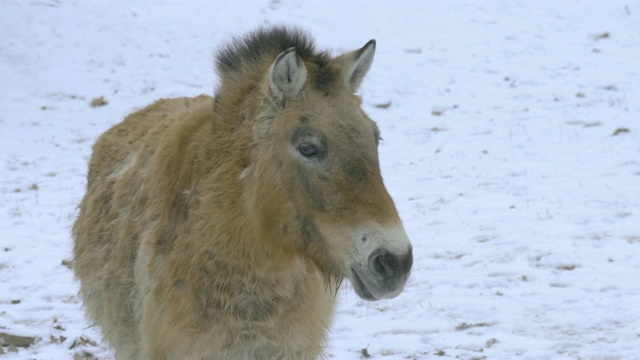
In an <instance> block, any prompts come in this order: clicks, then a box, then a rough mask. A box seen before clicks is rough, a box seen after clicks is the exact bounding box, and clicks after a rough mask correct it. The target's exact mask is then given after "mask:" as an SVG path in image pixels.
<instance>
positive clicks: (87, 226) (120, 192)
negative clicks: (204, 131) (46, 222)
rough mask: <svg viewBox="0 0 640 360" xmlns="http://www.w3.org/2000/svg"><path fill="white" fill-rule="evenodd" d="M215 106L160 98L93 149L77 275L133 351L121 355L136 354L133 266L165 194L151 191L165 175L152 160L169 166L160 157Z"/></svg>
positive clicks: (115, 338) (115, 334)
mask: <svg viewBox="0 0 640 360" xmlns="http://www.w3.org/2000/svg"><path fill="white" fill-rule="evenodd" d="M212 106H213V100H212V98H211V97H208V96H199V97H196V98H173V99H162V100H159V101H156V102H155V103H153V104H151V105H149V106H147V107H145V108H143V109H141V110H139V111H136V112H134V113H132V114H130V115H129V116H127V117H126V118H125V119H124V120H123V121H122V122H120V123H119V124H117V125H115V126H113V127H112V128H111V129H109V130H108V131H107V132H105V133H104V134H103V135H102V136H100V138H99V139H98V140H97V141H96V143H95V145H94V147H93V154H92V157H91V160H90V163H89V175H88V178H87V192H86V194H85V196H84V198H83V199H82V202H81V203H80V212H79V215H78V219H77V220H76V222H75V224H74V226H73V237H74V239H75V243H74V253H75V264H74V267H75V274H76V277H78V278H79V280H80V283H81V291H82V293H83V297H84V301H85V306H86V308H87V313H88V314H89V316H90V317H91V320H93V321H94V322H95V323H96V324H98V325H100V326H101V327H102V330H103V332H104V336H105V338H106V339H107V340H108V341H109V342H111V343H112V344H114V345H116V344H117V345H116V346H115V347H116V348H117V349H121V350H122V349H129V350H124V351H121V354H119V355H123V357H125V358H128V357H135V356H136V352H137V350H136V349H135V345H134V344H136V343H138V341H137V340H138V334H137V333H138V331H137V326H138V324H137V322H138V321H139V320H138V315H139V314H138V311H137V310H136V307H137V306H139V305H137V304H136V300H137V299H138V292H139V289H138V288H137V286H136V284H135V281H134V278H135V274H134V265H135V261H136V255H137V253H138V248H139V245H140V238H141V233H142V232H143V231H148V226H149V225H150V224H149V222H148V219H149V218H150V216H153V215H150V214H149V213H148V211H149V206H148V204H149V203H150V202H151V201H152V199H151V198H152V197H153V196H157V197H162V196H165V195H164V194H162V193H160V192H157V191H154V189H150V187H153V186H155V185H154V181H163V179H159V180H156V179H154V178H158V177H160V178H162V174H154V171H156V172H157V170H154V163H158V162H162V161H170V160H164V159H163V158H166V157H167V155H165V154H163V153H167V152H174V153H175V152H176V150H175V147H176V146H177V145H176V144H180V143H181V142H182V141H184V138H185V137H186V136H187V135H189V134H191V133H193V131H194V127H195V125H194V124H200V123H202V122H203V121H207V119H208V118H209V117H210V116H211V108H212ZM186 133H189V134H186ZM178 152H179V151H178ZM179 155H180V154H179ZM179 155H175V156H179ZM173 161H174V162H176V163H180V162H181V160H180V159H178V158H175V159H173ZM168 165H169V167H171V164H168ZM156 167H157V166H156ZM150 179H151V180H150ZM165 181H166V179H165ZM154 193H155V195H153V194H154Z"/></svg>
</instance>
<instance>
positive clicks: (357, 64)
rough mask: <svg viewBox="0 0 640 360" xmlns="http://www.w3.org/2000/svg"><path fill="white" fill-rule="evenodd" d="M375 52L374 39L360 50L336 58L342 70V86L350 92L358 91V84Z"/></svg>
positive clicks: (360, 82) (369, 65) (367, 69)
mask: <svg viewBox="0 0 640 360" xmlns="http://www.w3.org/2000/svg"><path fill="white" fill-rule="evenodd" d="M375 52H376V41H375V40H374V39H371V40H369V42H368V43H367V44H366V45H365V46H363V47H362V48H360V49H358V50H355V51H351V52H348V53H346V54H343V55H340V56H338V57H337V58H336V60H337V61H338V62H339V63H342V65H343V68H344V70H343V71H344V73H343V81H344V86H345V88H346V89H347V90H349V91H350V92H354V93H355V92H356V91H358V88H360V84H362V80H363V79H364V77H365V75H367V72H368V71H369V68H370V67H371V63H372V62H373V55H374V54H375Z"/></svg>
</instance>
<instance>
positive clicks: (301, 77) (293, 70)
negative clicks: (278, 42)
mask: <svg viewBox="0 0 640 360" xmlns="http://www.w3.org/2000/svg"><path fill="white" fill-rule="evenodd" d="M305 81H307V68H306V67H305V66H304V63H303V62H302V59H301V58H300V56H298V54H297V51H296V48H294V47H292V48H289V49H287V50H285V51H283V52H281V53H280V55H278V57H277V58H276V60H275V61H274V62H273V64H271V68H270V69H269V89H270V90H271V93H272V94H273V95H274V96H275V97H276V98H277V99H278V101H283V100H291V99H294V98H296V97H297V96H298V94H299V93H300V91H302V88H303V87H304V83H305Z"/></svg>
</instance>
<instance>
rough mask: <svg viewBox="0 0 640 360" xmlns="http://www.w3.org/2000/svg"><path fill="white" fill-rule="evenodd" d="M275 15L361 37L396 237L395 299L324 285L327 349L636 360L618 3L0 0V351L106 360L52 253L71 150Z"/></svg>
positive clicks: (638, 36)
mask: <svg viewBox="0 0 640 360" xmlns="http://www.w3.org/2000/svg"><path fill="white" fill-rule="evenodd" d="M282 22H284V23H289V24H299V25H301V26H303V27H305V28H306V29H308V30H309V31H310V32H311V33H312V34H313V36H314V37H315V38H316V40H317V43H318V45H319V47H320V48H326V49H330V50H331V51H332V52H333V53H338V52H343V51H347V50H351V49H355V48H359V47H361V46H362V45H364V43H366V42H367V41H368V40H369V39H371V38H375V39H377V44H378V46H377V53H376V59H375V62H374V64H373V68H372V70H371V72H370V73H369V76H368V78H367V79H366V80H365V82H364V86H363V89H362V96H363V97H364V108H365V111H367V112H368V114H369V115H370V116H371V117H372V118H373V119H374V120H376V121H377V122H378V126H379V127H380V129H381V131H382V137H383V139H384V141H383V142H381V145H380V155H381V167H382V171H383V175H384V178H385V182H386V184H387V188H388V189H389V192H390V193H391V195H392V196H393V197H394V199H395V201H396V203H397V206H398V209H399V211H400V213H401V216H402V218H403V220H404V223H405V227H406V229H407V232H408V233H409V235H410V237H411V238H412V241H413V244H414V256H415V265H414V270H413V273H412V276H411V278H410V280H409V282H408V285H407V287H406V290H405V292H404V293H403V294H401V295H400V296H399V297H398V298H396V299H393V300H388V301H380V302H375V303H367V302H364V301H362V300H360V299H359V298H358V297H357V296H356V295H355V293H354V292H353V290H352V289H351V287H350V286H349V285H347V286H345V287H344V288H343V289H342V291H341V292H340V293H339V295H338V298H339V302H340V305H339V309H338V313H337V316H336V318H335V321H334V325H333V329H332V332H331V341H330V343H329V348H328V350H327V354H328V358H329V359H364V358H371V359H447V358H459V359H515V358H519V359H520V358H521V359H640V2H639V1H638V0H607V1H574V0H566V1H565V0H554V1H550V0H539V1H527V0H519V1H518V0H511V1H510V0H491V1H475V0H466V1H446V0H439V1H393V2H389V1H387V2H383V1H372V0H368V1H320V0H308V1H293V0H271V1H267V0H264V1H257V0H252V1H231V0H218V1H213V0H206V1H205V0H197V1H196V0H194V1H187V0H185V1H178V0H158V1H151V0H147V1H132V0H110V1H107V0H92V1H80V0H2V1H0V109H1V110H0V333H4V334H9V335H13V336H20V338H12V339H13V340H12V341H14V342H15V341H16V340H23V341H24V342H25V343H24V344H19V345H21V346H18V347H16V346H14V345H9V342H8V341H6V338H9V337H10V336H7V335H3V334H0V337H4V338H5V341H4V346H2V347H0V359H84V358H87V359H93V358H98V359H111V358H112V357H113V355H112V353H110V352H109V350H108V349H106V348H105V347H104V346H103V345H101V344H100V335H99V333H98V331H97V329H95V328H91V327H89V325H88V323H87V322H86V321H85V319H84V315H83V310H82V308H81V300H80V299H79V298H78V296H77V292H78V289H79V286H78V284H77V283H76V282H75V281H74V279H73V275H72V271H71V269H70V264H69V260H70V259H71V248H72V241H71V238H70V234H69V232H70V231H69V230H70V227H71V224H72V222H73V220H74V217H75V214H76V205H77V204H78V202H79V200H80V198H81V196H82V195H83V192H84V188H85V175H86V168H87V161H88V158H89V156H90V152H91V145H92V143H93V142H94V141H95V140H96V138H97V137H98V136H99V135H100V134H101V133H102V132H103V131H105V130H106V129H108V128H109V127H110V126H112V125H113V124H115V123H116V122H118V121H120V120H121V119H122V118H123V117H124V116H125V115H126V114H128V113H129V112H131V111H133V110H135V109H138V108H140V107H142V106H145V105H146V104H148V103H150V102H152V101H153V100H155V99H158V98H161V97H175V96H194V95H197V94H201V93H205V94H212V93H213V89H214V86H215V85H216V84H217V78H216V75H215V74H214V73H213V70H212V68H213V66H212V59H213V54H214V52H215V50H216V49H217V48H218V47H219V46H220V45H221V44H223V43H225V42H226V41H227V40H228V39H229V38H230V36H231V35H233V34H235V35H238V34H243V33H245V32H246V31H248V30H251V29H254V28H256V27H257V26H260V25H266V24H275V23H282ZM101 97H102V101H100V98H101ZM92 102H93V105H94V106H91V103H92ZM99 105H101V106H99ZM26 345H28V346H26Z"/></svg>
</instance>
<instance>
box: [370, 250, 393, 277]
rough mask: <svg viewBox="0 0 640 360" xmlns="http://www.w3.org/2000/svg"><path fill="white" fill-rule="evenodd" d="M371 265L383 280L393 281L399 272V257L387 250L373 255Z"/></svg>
mask: <svg viewBox="0 0 640 360" xmlns="http://www.w3.org/2000/svg"><path fill="white" fill-rule="evenodd" d="M369 264H370V266H371V269H372V270H373V271H374V272H375V273H376V274H377V275H378V276H379V277H380V278H382V280H389V279H392V278H393V277H394V276H395V275H396V272H397V270H398V257H397V256H395V255H393V254H391V253H390V252H388V251H386V250H382V251H376V252H375V253H374V254H372V256H371V258H370V261H369Z"/></svg>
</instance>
